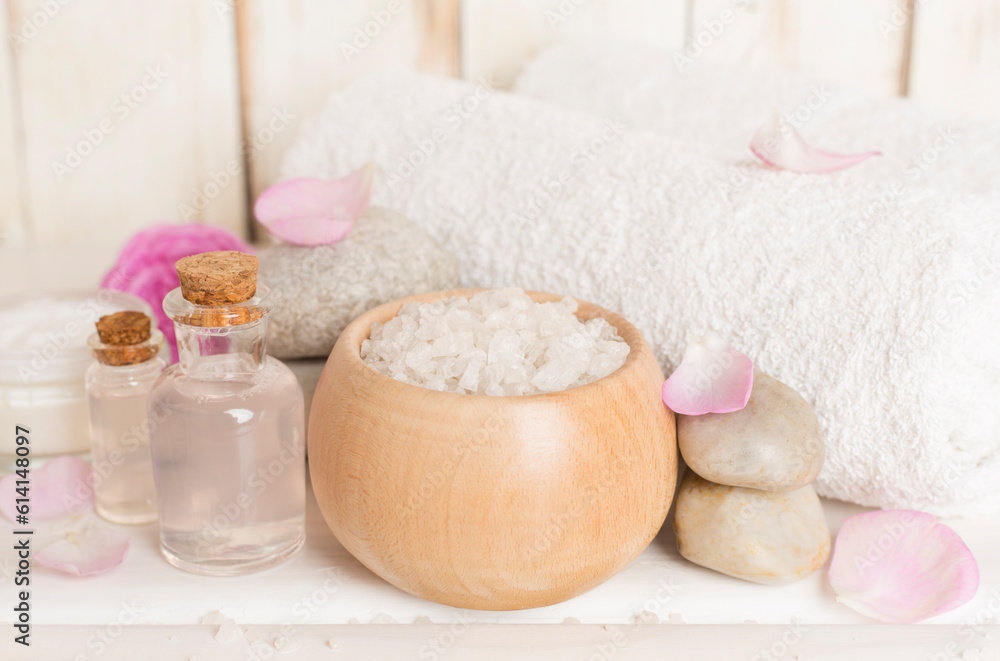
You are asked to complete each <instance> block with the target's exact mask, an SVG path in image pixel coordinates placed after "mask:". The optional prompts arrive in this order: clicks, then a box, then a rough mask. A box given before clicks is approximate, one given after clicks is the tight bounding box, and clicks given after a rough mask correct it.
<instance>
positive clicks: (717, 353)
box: [663, 337, 753, 415]
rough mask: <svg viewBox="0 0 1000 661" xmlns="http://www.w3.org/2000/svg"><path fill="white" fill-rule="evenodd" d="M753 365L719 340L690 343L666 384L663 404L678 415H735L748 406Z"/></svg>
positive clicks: (664, 384)
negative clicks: (733, 413) (734, 413)
mask: <svg viewBox="0 0 1000 661" xmlns="http://www.w3.org/2000/svg"><path fill="white" fill-rule="evenodd" d="M752 389H753V362H751V360H750V359H749V358H747V357H746V356H745V355H744V354H742V353H740V352H739V351H737V350H736V349H734V348H733V347H732V346H730V344H729V343H728V342H726V341H725V340H722V339H719V338H717V337H708V338H703V339H701V340H699V341H697V342H694V343H692V344H689V345H688V347H687V349H685V350H684V359H683V360H682V361H681V364H680V365H679V366H678V367H677V369H675V370H674V372H673V374H671V375H670V378H668V379H667V380H666V381H664V382H663V403H664V404H666V405H667V407H669V408H670V409H671V410H672V411H674V412H675V413H681V414H683V415H702V414H705V413H732V412H733V411H739V410H740V409H742V408H743V407H744V406H746V405H747V401H749V399H750V391H751V390H752Z"/></svg>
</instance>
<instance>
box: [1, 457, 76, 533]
mask: <svg viewBox="0 0 1000 661" xmlns="http://www.w3.org/2000/svg"><path fill="white" fill-rule="evenodd" d="M29 481H30V485H29V487H28V499H29V501H30V503H29V508H28V512H27V513H26V514H24V516H26V517H27V520H28V521H29V522H30V521H35V520H38V519H55V518H58V517H61V516H67V515H69V514H74V513H76V512H79V511H82V510H86V509H90V507H91V505H92V504H93V502H94V487H93V476H92V473H91V469H90V464H89V463H87V462H86V461H84V460H83V459H81V458H80V457H76V456H73V455H63V456H60V457H53V458H52V459H49V460H48V461H46V462H45V464H44V465H43V466H42V467H41V468H34V469H32V470H31V472H30V474H29ZM18 482H23V480H22V477H21V476H19V475H18V474H17V471H16V470H15V472H13V473H11V474H10V475H5V476H4V478H3V479H0V512H3V515H4V516H5V517H7V518H8V519H10V520H11V521H15V522H16V521H17V517H18V515H21V514H22V512H20V511H18V508H19V507H20V508H23V507H24V503H18V502H17V500H18V499H20V498H23V497H24V495H23V493H19V492H18V488H23V487H24V485H23V484H20V485H19V484H18Z"/></svg>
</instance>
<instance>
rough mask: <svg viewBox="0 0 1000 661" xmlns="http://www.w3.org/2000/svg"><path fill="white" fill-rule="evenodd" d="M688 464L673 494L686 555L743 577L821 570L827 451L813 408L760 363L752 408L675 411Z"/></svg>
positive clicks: (766, 579)
mask: <svg viewBox="0 0 1000 661" xmlns="http://www.w3.org/2000/svg"><path fill="white" fill-rule="evenodd" d="M677 440H678V444H679V445H680V451H681V455H683V457H684V461H685V462H686V463H687V465H688V467H689V468H690V470H689V471H688V472H687V474H686V475H685V477H684V479H683V481H682V482H681V487H680V492H679V493H678V495H677V506H676V512H675V519H674V528H675V530H676V532H677V547H678V549H679V550H680V553H681V555H683V556H684V557H685V558H687V559H688V560H690V561H691V562H694V563H696V564H699V565H702V566H704V567H708V568H709V569H714V570H716V571H718V572H722V573H723V574H728V575H730V576H735V577H736V578H742V579H744V580H747V581H754V582H756V583H765V584H772V585H773V584H781V583H788V582H791V581H795V580H798V579H800V578H802V577H804V576H806V575H808V574H810V573H812V572H813V571H815V570H816V569H817V568H818V567H819V566H820V565H822V564H823V562H825V561H826V558H827V556H828V555H829V553H830V531H829V528H827V524H826V519H825V518H824V516H823V508H822V505H821V504H820V502H819V498H818V497H817V495H816V491H815V490H814V489H813V487H812V482H813V480H815V479H816V475H817V474H819V471H820V468H822V466H823V457H824V454H825V451H824V446H823V439H822V437H821V435H820V428H819V422H818V421H817V419H816V415H815V413H814V412H813V410H812V407H810V406H809V404H808V403H806V401H805V400H804V399H802V397H801V396H799V394H798V393H796V392H795V391H794V390H792V389H791V388H789V387H788V386H786V385H785V384H783V383H781V382H779V381H777V380H776V379H773V378H771V377H770V376H768V375H767V374H764V373H763V372H760V371H758V370H755V371H754V382H753V389H752V391H751V393H750V401H749V402H748V403H747V405H746V407H744V408H743V409H741V410H739V411H736V412H734V413H709V414H706V415H699V416H688V415H678V416H677Z"/></svg>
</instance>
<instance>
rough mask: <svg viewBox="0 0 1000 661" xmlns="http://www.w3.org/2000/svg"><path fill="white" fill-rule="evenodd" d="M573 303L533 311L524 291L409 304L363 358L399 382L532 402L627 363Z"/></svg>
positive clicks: (622, 345)
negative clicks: (517, 397)
mask: <svg viewBox="0 0 1000 661" xmlns="http://www.w3.org/2000/svg"><path fill="white" fill-rule="evenodd" d="M576 310H577V302H576V301H575V300H573V299H572V298H564V299H562V300H561V301H555V302H551V303H536V302H535V301H533V300H532V299H531V297H529V296H528V295H527V294H525V293H524V290H522V289H491V290H487V291H483V292H480V293H478V294H475V295H474V296H472V297H471V298H463V297H459V296H456V297H453V298H449V299H445V300H442V301H436V302H434V303H407V304H406V305H404V306H403V307H402V308H400V310H399V314H398V315H397V316H396V317H394V318H392V319H390V320H389V321H387V322H386V323H384V324H379V323H375V324H372V329H371V337H369V338H368V339H366V340H364V341H363V342H362V343H361V358H362V359H363V360H364V361H365V362H366V363H367V364H368V365H370V366H371V367H372V368H373V369H375V370H376V371H378V372H381V373H382V374H385V375H387V376H391V377H392V378H394V379H396V380H397V381H403V382H404V383H410V384H413V385H417V386H422V387H424V388H431V389H433V390H439V391H443V392H456V393H463V394H472V395H494V396H504V395H534V394H539V393H546V392H555V391H558V390H566V389H567V388H575V387H576V386H582V385H584V384H586V383H590V382H591V381H596V380H597V379H601V378H603V377H605V376H608V375H609V374H611V373H612V372H614V371H615V370H617V369H618V368H619V367H621V366H622V365H623V364H624V363H625V358H626V357H627V356H628V353H629V346H628V343H626V342H625V341H624V340H623V339H621V338H620V337H619V336H618V331H617V330H616V329H615V327H614V326H612V325H611V324H609V323H608V322H607V321H605V320H604V319H602V318H600V317H597V318H594V319H590V320H588V321H582V320H581V319H579V318H578V317H577V316H576V314H575V313H576Z"/></svg>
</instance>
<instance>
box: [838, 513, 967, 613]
mask: <svg viewBox="0 0 1000 661" xmlns="http://www.w3.org/2000/svg"><path fill="white" fill-rule="evenodd" d="M829 577H830V585H831V586H833V589H834V591H835V592H836V593H837V601H839V602H840V603H842V604H845V605H846V606H850V607H851V608H853V609H854V610H856V611H858V612H859V613H862V614H863V615H867V616H868V617H872V618H875V619H876V620H882V621H883V622H892V623H896V624H906V623H910V622H918V621H920V620H925V619H927V618H929V617H932V616H934V615H938V614H940V613H945V612H947V611H950V610H953V609H955V608H958V607H959V606H961V605H962V604H964V603H965V602H967V601H969V600H970V599H972V597H973V596H974V595H975V594H976V590H977V589H978V587H979V567H978V565H977V564H976V559H975V558H974V557H973V556H972V552H971V551H970V550H969V547H967V546H966V545H965V543H964V542H963V541H962V538H961V537H959V536H958V534H957V533H956V532H955V531H954V530H952V529H951V528H949V527H948V526H946V525H943V524H941V523H938V521H937V519H935V518H934V517H933V516H931V515H930V514H925V513H924V512H916V511H913V510H880V511H876V512H868V513H865V514H856V515H854V516H852V517H851V518H849V519H847V520H846V521H844V524H843V525H842V526H841V527H840V532H839V533H838V534H837V542H836V545H835V546H834V550H833V560H832V561H831V563H830V573H829Z"/></svg>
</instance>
